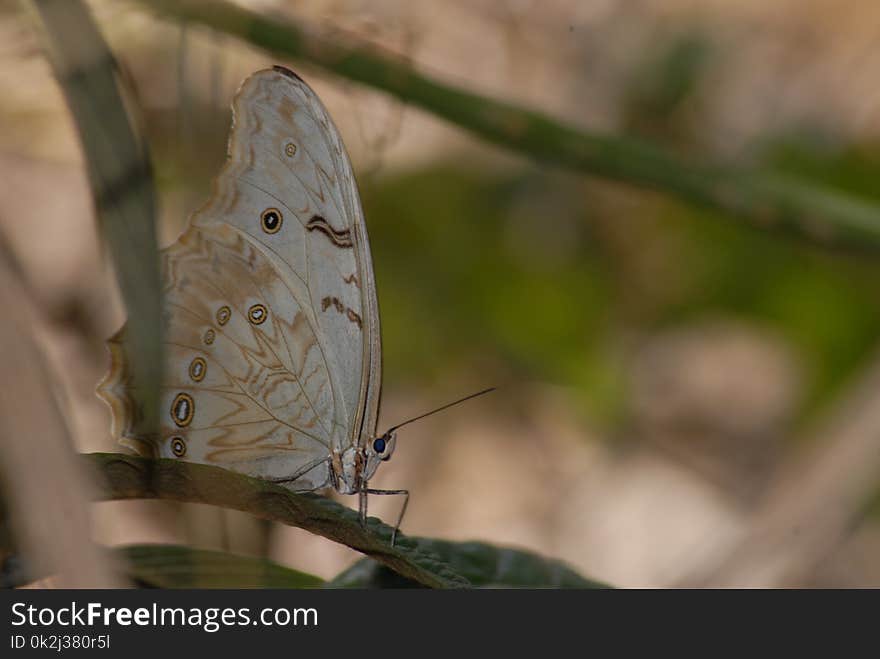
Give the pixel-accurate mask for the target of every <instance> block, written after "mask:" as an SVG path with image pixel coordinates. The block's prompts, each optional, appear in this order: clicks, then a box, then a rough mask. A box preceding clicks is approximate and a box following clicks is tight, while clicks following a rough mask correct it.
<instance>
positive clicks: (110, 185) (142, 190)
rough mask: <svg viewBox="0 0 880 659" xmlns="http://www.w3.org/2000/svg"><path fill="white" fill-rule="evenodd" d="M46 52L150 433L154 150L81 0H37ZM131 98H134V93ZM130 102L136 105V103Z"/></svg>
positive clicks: (154, 385)
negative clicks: (107, 256) (72, 134)
mask: <svg viewBox="0 0 880 659" xmlns="http://www.w3.org/2000/svg"><path fill="white" fill-rule="evenodd" d="M25 7H26V8H28V9H29V10H30V12H31V14H32V15H33V17H34V21H33V22H34V26H35V28H36V29H37V31H38V33H39V34H40V36H41V38H42V42H43V47H44V50H45V54H46V57H47V59H48V61H49V63H50V64H51V66H52V72H53V74H54V75H55V77H56V79H57V80H58V84H59V85H60V87H61V90H62V91H63V92H64V97H65V99H66V100H67V105H68V107H69V108H70V112H71V115H72V117H73V119H74V122H75V124H76V128H77V132H78V133H79V137H80V142H81V143H82V148H83V155H84V156H85V162H86V166H87V170H88V174H89V182H90V184H91V188H92V194H93V197H94V201H95V207H96V211H97V215H98V219H99V226H100V230H101V234H102V237H103V238H104V240H105V241H106V243H107V246H108V248H109V250H110V252H111V254H112V256H113V262H114V265H115V269H116V276H117V280H118V282H119V288H120V290H121V291H122V294H123V299H124V300H125V306H126V308H127V310H128V314H129V319H130V321H131V322H129V328H130V329H129V330H128V331H127V339H128V340H129V341H130V343H131V351H130V353H131V361H130V367H131V369H132V373H133V379H134V380H136V381H137V382H139V383H141V386H142V389H141V392H142V393H141V398H140V401H139V403H140V406H141V409H140V414H139V419H140V423H141V427H140V428H139V430H140V431H141V432H142V433H143V434H144V435H150V434H151V433H152V432H154V431H155V428H156V425H157V423H158V404H159V399H158V395H157V393H156V392H158V390H159V382H160V381H161V379H162V373H161V371H162V363H163V359H162V344H161V342H160V340H159V337H160V336H161V327H160V325H161V314H160V310H161V301H160V297H161V293H160V291H161V288H160V285H159V256H158V251H157V247H156V228H155V217H156V199H155V193H154V190H153V178H152V170H151V165H150V159H149V154H148V152H147V149H146V146H145V144H144V142H143V140H142V139H141V136H140V134H139V131H138V130H137V126H136V124H135V123H134V122H133V119H132V117H131V116H130V114H129V112H128V110H127V106H126V98H125V96H126V94H125V91H126V90H125V87H124V85H122V84H121V82H120V79H119V76H118V68H117V65H116V60H115V59H114V58H113V53H112V52H110V49H109V47H108V46H107V43H106V42H105V41H104V38H103V36H102V35H101V33H100V31H99V30H98V27H97V26H96V25H95V22H94V20H93V19H92V16H91V14H90V12H89V10H88V7H87V6H86V5H85V4H83V2H81V1H80V0H31V1H30V2H29V3H25ZM128 100H130V99H128ZM129 107H130V106H129Z"/></svg>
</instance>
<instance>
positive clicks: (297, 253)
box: [98, 66, 489, 545]
mask: <svg viewBox="0 0 880 659" xmlns="http://www.w3.org/2000/svg"><path fill="white" fill-rule="evenodd" d="M232 114H233V125H232V130H231V133H230V137H229V143H228V153H227V160H226V163H225V164H224V166H223V168H222V170H221V171H220V173H219V175H218V176H217V178H216V179H215V181H214V186H213V193H212V195H211V197H210V198H209V199H208V201H207V202H206V203H205V204H204V205H203V206H202V207H201V208H200V209H198V210H197V211H196V212H195V213H193V215H192V216H191V217H190V218H189V222H188V225H187V227H186V228H185V230H184V231H183V233H182V234H181V235H180V237H179V238H178V239H177V241H176V242H175V243H173V244H172V245H171V246H170V247H168V248H166V249H164V250H162V252H161V258H162V282H163V284H162V285H163V302H162V304H163V312H162V326H163V341H164V344H165V345H164V347H165V360H166V363H165V368H164V376H163V377H164V381H163V382H162V387H161V397H160V408H159V409H160V414H161V417H160V423H159V434H158V436H156V435H155V434H150V433H149V432H148V431H146V430H145V424H144V418H143V417H144V414H143V410H142V408H141V406H140V404H139V402H138V396H137V382H135V381H134V380H133V377H132V374H131V371H130V369H129V367H128V363H129V359H128V357H127V354H126V351H127V344H126V341H125V327H123V328H122V329H121V330H120V331H119V332H118V333H117V334H116V335H115V336H113V337H112V338H111V339H110V340H109V341H108V345H109V347H110V353H111V366H110V370H109V372H108V373H107V375H106V376H105V377H104V379H103V380H102V382H101V383H100V384H99V386H98V395H99V396H100V397H101V398H102V399H103V400H104V401H105V402H107V404H108V405H109V406H110V410H111V415H112V433H113V435H114V437H115V438H116V439H117V440H118V441H119V442H120V443H122V444H123V445H125V446H127V447H129V448H131V449H133V450H134V451H135V452H136V453H138V454H140V455H143V456H146V457H162V458H171V459H176V460H186V461H190V462H197V463H203V464H209V465H216V466H220V467H224V468H226V469H230V470H233V471H237V472H240V473H243V474H247V475H249V476H255V477H258V478H262V479H265V480H269V481H272V482H275V483H279V484H281V485H283V486H285V487H287V488H289V489H291V490H294V491H310V490H322V489H326V488H333V489H335V490H336V491H337V492H339V493H340V494H357V495H358V496H359V514H360V520H361V523H362V524H365V523H366V513H367V495H369V494H378V495H402V496H404V503H403V506H402V508H401V511H400V514H399V517H398V520H397V524H396V526H395V527H394V531H393V533H392V536H391V543H392V545H393V544H394V541H395V537H396V534H397V529H398V528H399V526H400V523H401V521H402V519H403V515H404V513H405V512H406V507H407V504H408V502H409V492H408V491H407V490H403V489H396V490H383V489H376V488H371V487H369V480H370V479H371V478H372V477H373V475H374V474H375V473H376V470H377V469H378V467H379V465H380V464H381V463H382V462H384V461H387V460H388V459H389V458H390V457H391V455H392V454H393V453H394V449H395V445H396V441H397V434H396V431H397V429H398V428H400V427H401V426H403V425H405V424H407V423H410V422H412V421H415V420H417V419H420V418H423V417H425V416H428V415H429V414H433V413H434V412H438V411H440V410H442V409H446V408H447V407H450V406H451V405H454V404H457V403H458V402H461V401H456V402H455V403H450V404H448V405H444V406H443V407H441V408H438V409H436V410H433V411H432V412H429V413H427V414H423V415H420V416H418V417H416V418H414V419H410V420H408V421H405V422H404V423H401V424H397V425H396V426H394V427H392V428H390V429H389V430H387V431H386V432H384V433H382V434H380V435H377V433H376V424H377V419H378V415H379V404H380V398H381V384H382V342H381V335H380V325H379V305H378V301H377V299H376V282H375V278H374V276H373V265H372V260H371V254H370V245H369V240H368V237H367V227H366V224H365V222H364V214H363V211H362V209H361V203H360V197H359V194H358V189H357V184H356V182H355V179H354V175H353V172H352V167H351V162H350V160H349V157H348V154H347V153H346V150H345V147H344V145H343V143H342V139H341V137H340V134H339V131H338V130H337V129H336V126H335V125H334V124H333V121H332V120H331V119H330V116H329V115H328V113H327V110H326V109H325V108H324V106H323V104H322V103H321V101H320V100H319V99H318V97H317V95H316V94H315V92H314V91H312V89H311V88H310V87H309V86H308V85H307V84H306V83H305V82H304V81H303V80H302V79H301V78H300V77H299V76H297V75H296V74H295V73H293V72H292V71H290V70H288V69H286V68H284V67H280V66H275V67H273V68H272V69H265V70H262V71H258V72H256V73H254V74H253V75H251V76H250V77H249V78H247V79H246V80H245V81H244V82H243V83H242V85H241V87H240V88H239V90H238V92H237V93H236V95H235V98H234V99H233V103H232ZM487 391H489V390H486V391H483V392H479V393H478V394H473V395H471V396H467V397H466V398H464V399H462V400H467V399H469V398H472V397H474V396H475V395H481V394H482V393H486V392H487Z"/></svg>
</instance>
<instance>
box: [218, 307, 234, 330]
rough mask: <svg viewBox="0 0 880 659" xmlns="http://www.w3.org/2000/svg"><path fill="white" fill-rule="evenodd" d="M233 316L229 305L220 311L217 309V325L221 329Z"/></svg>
mask: <svg viewBox="0 0 880 659" xmlns="http://www.w3.org/2000/svg"><path fill="white" fill-rule="evenodd" d="M231 315H232V311H231V310H230V309H229V307H228V306H227V305H225V304H224V305H223V306H222V307H220V308H219V309H217V324H218V325H220V326H221V327H222V326H223V325H225V324H226V323H228V322H229V317H230V316H231Z"/></svg>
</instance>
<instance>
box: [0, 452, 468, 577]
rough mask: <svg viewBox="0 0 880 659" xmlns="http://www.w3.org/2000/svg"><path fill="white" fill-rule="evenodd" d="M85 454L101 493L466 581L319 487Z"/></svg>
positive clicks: (414, 573)
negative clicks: (249, 520) (180, 504)
mask: <svg viewBox="0 0 880 659" xmlns="http://www.w3.org/2000/svg"><path fill="white" fill-rule="evenodd" d="M83 460H85V461H86V463H87V464H88V465H89V467H90V468H92V469H93V470H96V471H97V473H96V485H97V486H98V487H100V488H101V491H100V493H99V494H98V496H99V498H100V499H102V500H111V499H165V500H171V501H184V502H188V503H207V504H211V505H214V506H221V507H224V508H230V509H232V510H241V511H244V512H247V513H250V514H252V515H254V516H255V517H259V518H260V519H266V520H271V521H273V522H281V523H282V524H288V525H290V526H298V527H300V528H302V529H305V530H307V531H310V532H311V533H315V534H316V535H320V536H323V537H325V538H328V539H330V540H332V541H334V542H338V543H340V544H344V545H347V546H349V547H351V548H352V549H356V550H357V551H360V552H363V553H364V554H366V555H368V556H372V557H373V558H375V559H376V560H378V561H380V562H382V563H384V564H385V565H387V566H389V567H390V568H391V569H393V570H395V571H397V572H399V573H400V574H402V575H404V576H405V577H407V578H409V579H413V580H415V581H417V582H418V583H420V584H422V585H423V586H428V587H430V588H466V587H468V586H469V585H470V582H468V580H467V579H465V578H464V577H463V576H461V575H460V574H458V573H457V572H456V571H455V570H453V569H452V568H451V567H450V566H449V565H447V564H446V563H445V562H444V561H442V560H441V559H439V558H438V557H437V556H436V554H434V553H432V552H426V551H423V550H422V549H421V548H420V547H419V546H418V543H417V542H416V541H415V540H414V539H412V538H408V537H406V536H404V535H402V534H398V536H397V543H396V544H395V545H394V546H393V547H392V546H391V532H392V529H391V527H390V526H388V525H387V524H383V523H382V521H381V520H378V519H376V518H375V517H370V518H369V519H368V520H367V526H366V528H364V527H363V526H361V524H360V522H359V521H358V514H357V512H355V511H354V510H351V509H350V508H346V507H345V506H342V505H340V504H338V503H336V502H335V501H331V500H330V499H327V498H326V497H322V496H319V495H317V494H313V493H310V492H307V493H302V494H297V493H294V492H291V491H290V490H288V489H285V488H283V487H281V486H280V485H276V484H275V483H270V482H268V481H265V480H261V479H259V478H251V477H249V476H244V475H242V474H238V473H235V472H233V471H229V470H226V469H221V468H220V467H211V466H208V465H203V464H196V463H192V462H184V461H180V460H169V459H159V460H151V459H149V458H141V457H135V456H130V455H123V454H121V453H92V454H90V455H85V456H83ZM0 549H2V547H0Z"/></svg>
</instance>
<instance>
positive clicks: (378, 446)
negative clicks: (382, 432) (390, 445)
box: [373, 437, 385, 453]
mask: <svg viewBox="0 0 880 659" xmlns="http://www.w3.org/2000/svg"><path fill="white" fill-rule="evenodd" d="M373 450H374V451H375V452H376V453H384V452H385V438H384V437H377V438H376V439H375V440H373Z"/></svg>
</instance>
